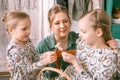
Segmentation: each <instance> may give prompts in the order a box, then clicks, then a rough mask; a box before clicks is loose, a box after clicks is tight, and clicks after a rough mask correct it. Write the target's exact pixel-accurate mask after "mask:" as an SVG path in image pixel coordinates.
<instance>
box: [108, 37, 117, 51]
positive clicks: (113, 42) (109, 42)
mask: <svg viewBox="0 0 120 80" xmlns="http://www.w3.org/2000/svg"><path fill="white" fill-rule="evenodd" d="M107 44H108V45H109V46H110V47H111V48H112V49H113V50H118V43H117V41H116V40H115V39H112V40H109V41H107Z"/></svg>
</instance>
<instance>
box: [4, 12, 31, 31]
mask: <svg viewBox="0 0 120 80" xmlns="http://www.w3.org/2000/svg"><path fill="white" fill-rule="evenodd" d="M25 18H29V15H28V14H27V13H25V12H23V11H19V10H15V11H10V12H8V13H6V14H5V15H4V16H3V18H2V21H3V23H4V26H5V29H6V30H8V29H14V28H16V25H17V24H18V22H19V20H22V19H25Z"/></svg>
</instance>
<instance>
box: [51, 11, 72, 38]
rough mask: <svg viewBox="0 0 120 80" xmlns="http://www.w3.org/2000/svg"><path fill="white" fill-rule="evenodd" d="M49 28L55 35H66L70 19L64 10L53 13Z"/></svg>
mask: <svg viewBox="0 0 120 80" xmlns="http://www.w3.org/2000/svg"><path fill="white" fill-rule="evenodd" d="M51 29H52V30H53V32H54V34H55V36H56V37H59V38H60V37H66V36H68V33H69V30H70V21H69V18H68V16H67V14H66V13H65V12H59V13H57V14H55V17H54V19H53V22H52V25H51Z"/></svg>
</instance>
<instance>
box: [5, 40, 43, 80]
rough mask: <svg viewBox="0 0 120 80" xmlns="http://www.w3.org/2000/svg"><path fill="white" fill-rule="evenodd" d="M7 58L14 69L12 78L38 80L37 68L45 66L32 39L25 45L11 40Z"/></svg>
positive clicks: (15, 79)
mask: <svg viewBox="0 0 120 80" xmlns="http://www.w3.org/2000/svg"><path fill="white" fill-rule="evenodd" d="M7 60H8V62H9V63H10V65H11V67H12V69H13V70H12V74H11V77H10V80H36V70H38V69H42V68H43V67H44V66H43V62H42V58H41V55H40V54H39V55H38V54H37V53H36V51H35V48H34V46H33V45H32V43H31V41H30V40H29V41H28V42H27V44H26V46H25V47H23V46H20V45H18V44H16V43H14V42H13V41H10V44H9V45H8V47H7Z"/></svg>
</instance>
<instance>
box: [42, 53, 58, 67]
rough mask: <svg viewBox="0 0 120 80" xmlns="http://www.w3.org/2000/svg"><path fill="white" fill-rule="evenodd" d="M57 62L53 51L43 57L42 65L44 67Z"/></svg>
mask: <svg viewBox="0 0 120 80" xmlns="http://www.w3.org/2000/svg"><path fill="white" fill-rule="evenodd" d="M56 60H57V54H56V52H55V51H48V52H46V53H44V55H43V64H44V65H45V66H46V65H48V64H50V63H53V62H55V61H56Z"/></svg>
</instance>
